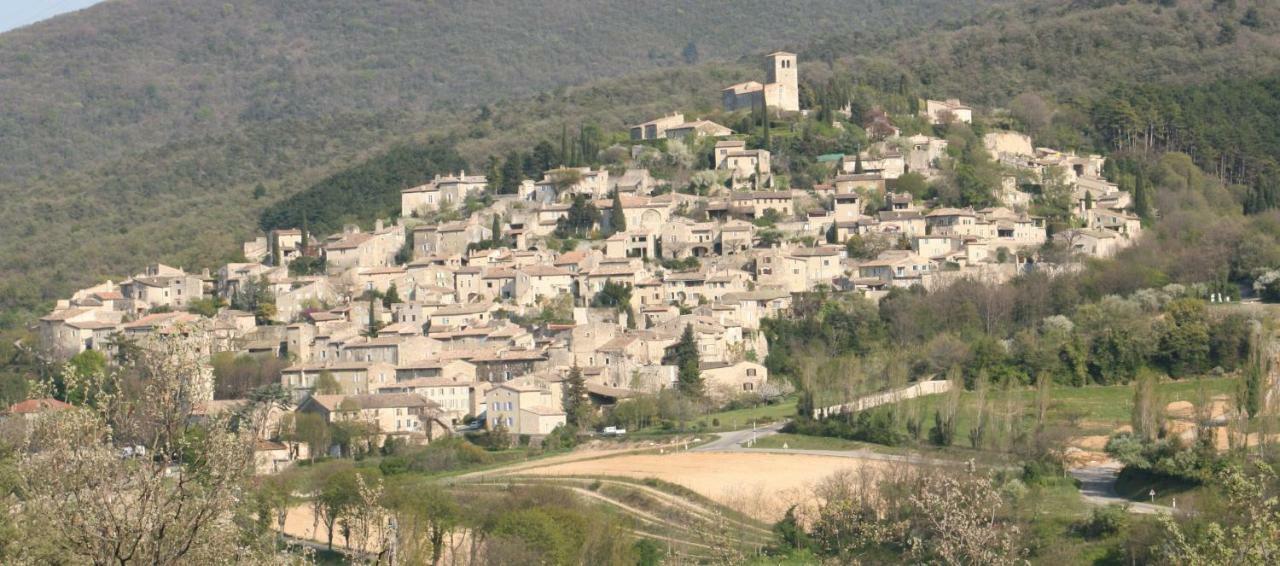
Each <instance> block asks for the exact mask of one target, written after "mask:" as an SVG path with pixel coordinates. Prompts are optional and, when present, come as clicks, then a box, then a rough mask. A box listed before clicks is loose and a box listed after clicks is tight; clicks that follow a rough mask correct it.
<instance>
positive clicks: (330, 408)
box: [297, 393, 452, 446]
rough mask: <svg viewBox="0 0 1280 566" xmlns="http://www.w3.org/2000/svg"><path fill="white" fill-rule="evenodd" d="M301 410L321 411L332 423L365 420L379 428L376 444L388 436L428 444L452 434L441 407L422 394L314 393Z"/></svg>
mask: <svg viewBox="0 0 1280 566" xmlns="http://www.w3.org/2000/svg"><path fill="white" fill-rule="evenodd" d="M297 410H298V412H300V413H313V414H318V415H320V416H321V417H323V418H324V419H325V421H326V422H329V423H337V422H362V423H366V424H369V425H372V427H373V428H374V430H376V431H378V433H377V441H376V442H374V444H375V445H376V446H381V445H382V444H383V443H384V442H385V441H386V439H388V438H396V439H403V440H406V441H408V442H410V443H412V444H425V443H428V442H431V441H432V440H435V439H437V438H443V437H445V436H448V435H449V434H451V433H452V429H451V428H450V426H449V424H448V423H447V422H445V421H444V420H442V418H441V411H440V407H439V406H438V405H436V404H435V403H434V402H432V401H431V400H429V399H427V398H426V397H423V396H422V395H418V394H414V393H385V394H367V395H365V394H362V395H315V396H312V397H308V398H307V399H306V400H304V401H303V402H302V403H301V404H299V405H298V409H297Z"/></svg>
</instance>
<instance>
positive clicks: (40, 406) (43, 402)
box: [5, 397, 71, 415]
mask: <svg viewBox="0 0 1280 566" xmlns="http://www.w3.org/2000/svg"><path fill="white" fill-rule="evenodd" d="M70 408H71V405H68V404H66V403H63V402H62V401H59V400H57V399H54V398H52V397H49V398H44V399H27V400H26V401H19V402H17V403H14V404H12V405H9V408H8V410H6V411H5V412H6V413H9V414H13V415H26V414H32V413H43V412H45V411H65V410H67V409H70Z"/></svg>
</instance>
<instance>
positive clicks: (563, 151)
mask: <svg viewBox="0 0 1280 566" xmlns="http://www.w3.org/2000/svg"><path fill="white" fill-rule="evenodd" d="M559 157H560V164H561V165H568V164H569V163H568V159H569V126H568V124H560V155H559Z"/></svg>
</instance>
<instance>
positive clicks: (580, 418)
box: [564, 363, 591, 428]
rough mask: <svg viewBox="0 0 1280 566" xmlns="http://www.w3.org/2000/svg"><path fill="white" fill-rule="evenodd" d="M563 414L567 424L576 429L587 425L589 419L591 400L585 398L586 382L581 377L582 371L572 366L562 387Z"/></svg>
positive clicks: (575, 365)
mask: <svg viewBox="0 0 1280 566" xmlns="http://www.w3.org/2000/svg"><path fill="white" fill-rule="evenodd" d="M564 413H565V418H566V420H567V421H568V422H569V424H571V425H573V426H576V427H578V428H584V427H586V426H588V425H589V422H588V421H589V420H590V419H591V400H590V399H589V398H588V397H587V382H586V379H584V378H583V377H582V369H581V368H579V367H578V364H576V363H575V364H573V368H572V369H570V370H569V377H568V378H567V379H565V386H564Z"/></svg>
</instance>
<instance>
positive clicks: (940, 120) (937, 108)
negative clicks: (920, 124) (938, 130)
mask: <svg viewBox="0 0 1280 566" xmlns="http://www.w3.org/2000/svg"><path fill="white" fill-rule="evenodd" d="M921 114H922V115H923V116H924V117H925V118H927V119H928V120H929V123H930V124H945V123H947V122H963V123H965V124H972V123H973V108H970V107H969V106H966V105H965V104H963V103H961V102H960V101H959V100H957V99H955V98H948V99H947V100H925V101H924V108H922V109H921Z"/></svg>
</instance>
